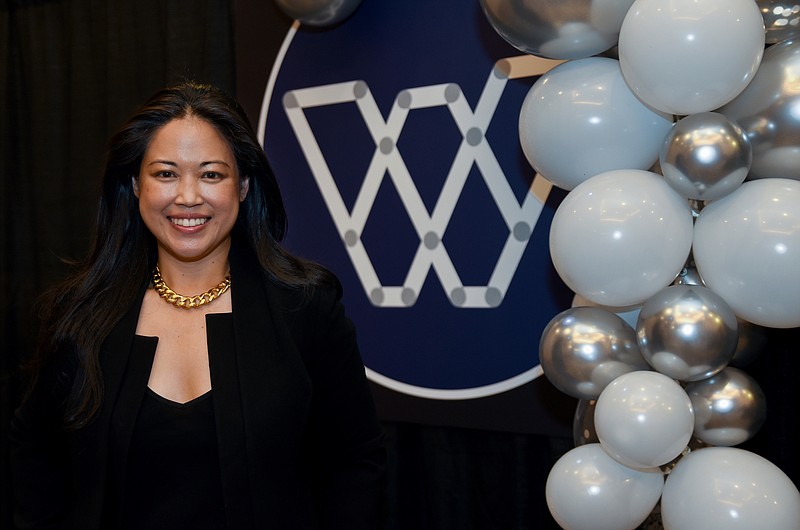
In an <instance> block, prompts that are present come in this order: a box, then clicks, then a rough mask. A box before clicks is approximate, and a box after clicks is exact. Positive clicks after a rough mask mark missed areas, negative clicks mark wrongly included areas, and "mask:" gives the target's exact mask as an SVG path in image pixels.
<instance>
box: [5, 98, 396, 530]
mask: <svg viewBox="0 0 800 530" xmlns="http://www.w3.org/2000/svg"><path fill="white" fill-rule="evenodd" d="M108 153H109V154H108V157H107V161H106V170H105V174H104V184H103V194H102V197H101V201H100V207H99V216H98V222H97V228H96V231H97V233H96V238H95V242H94V245H93V248H92V251H91V253H90V255H89V258H88V259H87V260H86V261H85V263H84V264H83V265H82V266H81V267H80V268H79V269H78V270H76V271H75V273H74V274H73V275H72V276H71V277H69V278H68V279H67V280H66V281H65V282H64V283H62V284H60V285H58V286H56V287H55V288H53V290H51V291H50V292H49V293H48V294H47V296H46V297H45V302H44V304H43V308H44V314H43V321H42V323H41V335H40V344H39V347H38V349H37V352H36V357H35V359H34V366H36V367H37V371H36V373H35V377H34V379H33V384H32V386H31V389H30V391H29V393H28V396H27V398H26V400H25V401H24V402H23V404H22V405H21V407H20V408H19V409H18V410H17V413H16V415H15V417H14V420H13V424H12V427H11V446H12V471H13V480H14V492H15V497H16V499H15V500H16V510H15V523H16V524H17V526H18V527H19V528H40V527H69V528H73V527H74V528H86V529H91V528H101V527H103V528H106V527H112V528H194V529H212V528H213V529H219V528H237V529H240V528H242V529H246V528H264V527H267V526H270V525H274V527H276V528H303V529H315V528H323V527H324V528H330V527H332V526H335V527H337V528H340V527H341V528H350V529H359V528H362V529H365V530H367V529H373V528H376V525H377V518H378V510H377V505H378V501H379V499H380V497H381V495H382V493H381V490H380V488H379V487H378V486H379V485H380V484H381V483H382V475H383V470H384V465H385V451H384V448H383V445H382V441H381V440H382V434H381V429H380V427H379V424H378V422H377V420H376V417H375V411H374V406H373V403H372V398H371V395H370V392H369V388H368V386H367V383H366V378H365V375H364V366H363V364H362V361H361V357H360V353H359V350H358V345H357V343H356V339H355V330H354V327H353V324H352V323H351V321H350V320H349V319H348V318H347V317H346V316H345V314H344V309H343V307H342V305H341V303H340V302H339V299H340V296H341V286H340V284H339V282H338V280H337V279H336V278H335V277H334V276H333V275H332V274H331V273H330V272H329V271H327V270H326V269H324V268H323V267H322V266H320V265H317V264H315V263H311V262H306V261H303V260H301V259H299V258H297V257H295V256H293V255H291V254H289V253H288V252H286V251H285V250H284V249H283V248H282V247H281V245H280V243H279V241H280V240H281V238H282V237H283V234H284V231H285V225H286V216H285V212H284V209H283V204H282V200H281V195H280V191H279V189H278V186H277V183H276V181H275V177H274V175H273V173H272V170H271V169H270V167H269V164H268V162H267V159H266V155H265V154H264V151H263V150H262V149H261V147H260V145H259V143H258V141H257V140H256V137H255V134H254V133H253V131H252V128H251V126H250V124H249V123H248V122H247V119H246V117H245V115H244V112H243V111H242V110H241V108H240V107H239V105H238V104H237V103H236V102H235V101H233V100H232V99H230V98H228V97H227V96H226V95H225V94H223V93H222V92H220V91H219V90H217V89H215V88H213V87H210V86H206V85H199V84H194V83H185V84H182V85H179V86H174V87H169V88H167V89H164V90H162V91H160V92H159V93H157V94H156V95H154V96H153V97H152V98H151V99H150V100H149V101H148V102H147V103H145V105H144V106H143V107H142V108H141V109H140V110H139V111H138V112H137V113H135V114H134V115H133V117H132V118H130V120H129V121H128V122H127V123H126V124H125V125H124V126H123V127H122V128H121V129H120V131H119V132H118V133H117V134H116V135H115V136H114V137H113V138H112V139H111V142H110V147H109V152H108ZM196 293H199V294H196Z"/></svg>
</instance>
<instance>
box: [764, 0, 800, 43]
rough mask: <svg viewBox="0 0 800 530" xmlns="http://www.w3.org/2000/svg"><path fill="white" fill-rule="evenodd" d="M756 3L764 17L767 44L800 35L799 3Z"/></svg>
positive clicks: (777, 1)
mask: <svg viewBox="0 0 800 530" xmlns="http://www.w3.org/2000/svg"><path fill="white" fill-rule="evenodd" d="M756 3H757V4H758V9H759V10H761V15H762V16H763V17H764V29H765V30H766V32H767V33H766V38H765V41H766V43H767V44H775V43H776V42H780V41H782V40H786V39H792V38H794V37H797V36H798V35H800V3H798V2H786V1H783V0H756Z"/></svg>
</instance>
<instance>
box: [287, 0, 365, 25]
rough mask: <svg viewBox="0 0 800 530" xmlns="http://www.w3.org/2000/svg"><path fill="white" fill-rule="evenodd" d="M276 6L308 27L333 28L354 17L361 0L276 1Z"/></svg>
mask: <svg viewBox="0 0 800 530" xmlns="http://www.w3.org/2000/svg"><path fill="white" fill-rule="evenodd" d="M275 4H276V5H277V6H278V7H279V8H280V9H281V11H283V12H284V13H286V14H287V15H288V16H290V17H291V18H293V19H295V20H299V21H300V22H301V23H303V24H306V25H308V26H331V25H333V24H337V23H339V22H341V21H342V20H344V19H346V18H347V17H349V16H350V15H352V14H353V12H354V11H355V10H356V8H357V7H358V6H359V5H360V4H361V0H275Z"/></svg>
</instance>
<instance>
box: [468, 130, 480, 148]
mask: <svg viewBox="0 0 800 530" xmlns="http://www.w3.org/2000/svg"><path fill="white" fill-rule="evenodd" d="M481 141H483V131H481V130H480V129H478V128H477V127H472V128H471V129H470V130H468V131H467V143H468V144H469V145H478V144H479V143H481Z"/></svg>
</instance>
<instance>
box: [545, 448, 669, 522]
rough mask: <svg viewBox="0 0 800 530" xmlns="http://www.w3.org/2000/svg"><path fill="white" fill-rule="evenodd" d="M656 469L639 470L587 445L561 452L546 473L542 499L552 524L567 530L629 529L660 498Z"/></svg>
mask: <svg viewBox="0 0 800 530" xmlns="http://www.w3.org/2000/svg"><path fill="white" fill-rule="evenodd" d="M663 487H664V477H663V475H662V474H661V471H660V470H658V469H655V470H648V471H639V470H635V469H631V468H629V467H626V466H623V465H622V464H620V463H619V462H617V461H616V460H614V459H613V458H611V457H610V456H609V455H608V454H607V453H606V452H605V451H604V450H603V449H602V448H601V447H600V444H597V443H590V444H585V445H581V446H580V447H576V448H574V449H572V450H571V451H569V452H567V453H566V454H564V455H563V456H562V457H561V458H560V459H559V460H558V461H557V462H556V464H555V465H554V466H553V468H552V469H551V470H550V474H549V475H548V477H547V485H546V488H545V496H546V498H547V506H548V508H549V509H550V513H551V514H552V515H553V518H554V519H555V520H556V522H557V523H558V524H559V525H561V527H562V528H566V529H569V530H582V529H586V530H627V529H631V530H632V529H634V528H636V527H637V526H639V525H640V524H641V523H642V522H643V521H644V520H645V519H646V518H647V516H648V515H649V514H650V512H651V511H652V510H653V508H654V507H655V505H656V503H657V502H658V499H659V497H660V496H661V490H662V489H663Z"/></svg>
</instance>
